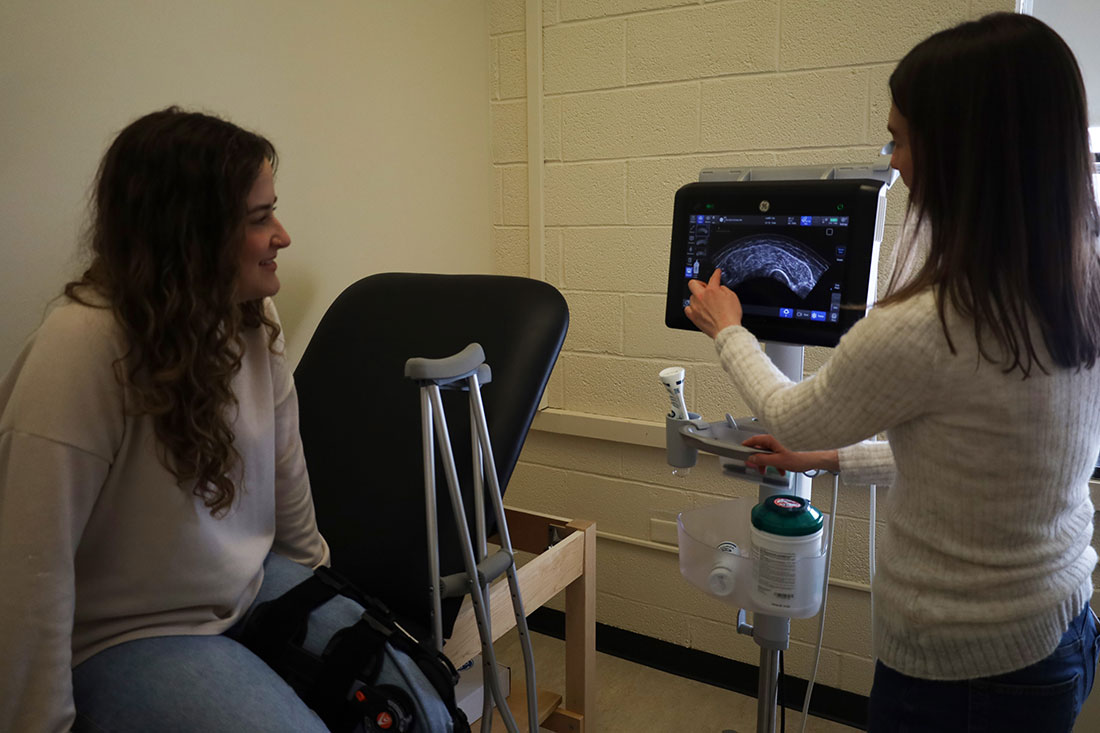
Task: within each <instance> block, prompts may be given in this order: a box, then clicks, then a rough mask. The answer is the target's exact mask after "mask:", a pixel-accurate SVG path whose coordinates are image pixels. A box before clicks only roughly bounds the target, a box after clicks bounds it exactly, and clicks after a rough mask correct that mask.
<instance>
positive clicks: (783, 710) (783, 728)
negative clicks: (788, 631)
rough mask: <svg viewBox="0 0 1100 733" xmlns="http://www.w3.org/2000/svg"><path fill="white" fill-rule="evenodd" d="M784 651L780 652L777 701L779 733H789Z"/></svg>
mask: <svg viewBox="0 0 1100 733" xmlns="http://www.w3.org/2000/svg"><path fill="white" fill-rule="evenodd" d="M783 676H784V673H783V650H782V649H780V650H779V687H778V689H777V690H776V693H777V694H776V697H775V699H776V700H777V701H778V702H779V733H787V706H786V705H784V704H783Z"/></svg>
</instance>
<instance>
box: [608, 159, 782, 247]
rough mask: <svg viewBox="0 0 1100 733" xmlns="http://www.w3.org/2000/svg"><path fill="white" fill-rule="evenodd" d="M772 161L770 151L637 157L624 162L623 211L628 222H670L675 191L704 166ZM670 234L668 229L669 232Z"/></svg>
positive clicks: (751, 165)
mask: <svg viewBox="0 0 1100 733" xmlns="http://www.w3.org/2000/svg"><path fill="white" fill-rule="evenodd" d="M773 165H775V154H774V153H770V152H761V153H757V152H752V153H726V154H724V155H681V156H675V157H671V158H669V157H661V158H638V159H635V160H630V161H628V162H627V169H626V213H627V220H628V221H629V222H630V223H631V224H660V225H663V226H666V227H667V226H670V225H671V224H672V210H673V205H674V203H675V200H676V191H677V190H678V189H679V188H680V187H681V186H683V185H685V184H688V183H692V182H694V181H698V180H699V172H700V171H701V170H703V169H705V168H755V167H767V166H773ZM670 234H671V233H670Z"/></svg>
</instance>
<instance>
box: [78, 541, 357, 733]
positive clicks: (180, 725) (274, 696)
mask: <svg viewBox="0 0 1100 733" xmlns="http://www.w3.org/2000/svg"><path fill="white" fill-rule="evenodd" d="M311 572H312V571H311V570H310V569H309V568H307V567H303V566H302V565H299V564H297V563H295V562H293V561H291V560H287V559H286V558H284V557H281V556H279V555H274V554H272V555H268V557H267V559H266V560H265V561H264V582H263V585H262V586H261V587H260V592H259V595H258V596H257V597H256V600H255V601H254V602H253V604H252V608H255V607H256V606H257V605H258V604H260V603H262V602H263V601H266V600H270V599H271V598H275V597H277V596H279V595H282V594H283V593H284V592H286V591H287V590H289V589H290V588H292V587H293V586H295V585H297V584H298V583H299V582H301V581H303V580H305V579H306V578H307V577H308V576H309V575H310V574H311ZM249 611H251V608H250V609H249ZM362 612H363V609H362V608H361V607H360V606H359V605H358V604H356V603H355V602H354V601H351V600H349V599H347V598H344V597H343V596H337V597H336V598H333V599H332V600H331V601H329V602H328V603H326V604H324V605H323V606H321V607H320V608H318V609H317V610H316V611H314V613H313V615H312V616H311V618H310V632H309V635H310V636H311V637H312V636H314V634H319V635H324V636H331V635H332V632H334V631H335V630H336V629H339V628H342V627H344V626H349V625H351V624H353V623H355V621H356V620H358V618H359V616H360V614H362ZM240 626H241V624H240V623H238V624H237V625H236V626H234V627H233V628H231V629H230V630H229V631H227V632H226V633H224V634H222V635H221V636H159V637H152V638H149V639H136V640H134V641H128V642H125V643H122V644H118V645H116V646H113V647H110V648H108V649H104V650H103V651H101V652H99V653H98V654H96V655H94V656H92V657H91V658H89V659H87V660H85V661H84V662H83V663H81V664H80V665H78V666H77V667H76V668H75V669H73V695H74V698H75V700H76V723H75V725H74V726H73V730H74V731H78V732H80V731H96V732H99V731H111V732H112V733H114V732H118V733H123V732H126V731H135V732H136V731H151V730H156V731H160V732H162V733H172V732H176V731H178V732H179V733H192V732H197V731H202V732H203V733H223V732H224V733H244V732H245V731H265V733H268V732H271V733H281V732H283V731H285V732H286V733H327V731H328V728H327V727H325V725H324V723H322V722H321V719H320V718H319V717H317V715H316V714H315V713H314V712H313V711H312V710H310V709H309V708H308V707H306V705H305V704H304V703H303V702H302V701H301V700H300V699H299V698H298V695H297V694H296V693H295V692H294V690H292V689H291V688H290V686H289V685H287V683H286V682H284V681H283V679H282V678H281V677H279V675H277V674H276V673H275V672H274V671H273V670H272V669H271V668H270V667H268V666H267V665H266V664H265V663H264V662H263V661H262V660H261V659H260V658H259V657H257V656H256V655H255V654H253V653H252V652H250V651H249V650H248V649H246V648H245V647H244V646H242V645H241V644H239V643H238V642H237V641H235V640H234V636H235V635H236V633H237V632H238V631H239V629H240Z"/></svg>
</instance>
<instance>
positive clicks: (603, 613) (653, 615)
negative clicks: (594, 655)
mask: <svg viewBox="0 0 1100 733" xmlns="http://www.w3.org/2000/svg"><path fill="white" fill-rule="evenodd" d="M596 598H597V600H596V616H597V617H598V619H599V622H600V623H603V624H608V625H610V626H614V627H615V628H618V629H628V630H630V631H633V632H634V633H636V634H644V635H645V636H649V637H652V638H654V639H661V640H662V641H667V642H671V643H673V644H679V645H680V646H685V647H690V646H691V623H690V617H688V616H686V615H684V614H682V613H677V612H675V611H670V610H668V609H667V608H660V607H659V606H649V605H645V604H641V603H638V602H637V601H635V600H633V599H630V598H624V597H623V596H618V595H615V594H614V593H604V592H598V593H597V596H596Z"/></svg>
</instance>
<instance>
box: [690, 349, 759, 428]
mask: <svg viewBox="0 0 1100 733" xmlns="http://www.w3.org/2000/svg"><path fill="white" fill-rule="evenodd" d="M685 333H689V332H687V331H685ZM690 333H691V338H693V339H695V340H696V341H698V342H699V343H700V344H702V345H703V346H702V347H700V348H703V347H708V348H710V350H711V353H712V354H714V358H715V359H717V358H718V357H717V353H715V351H714V342H713V341H711V340H710V339H709V338H707V337H706V336H705V335H703V334H701V333H695V332H690ZM691 376H692V378H693V379H694V380H695V391H694V397H695V400H694V403H689V405H688V409H690V410H692V411H693V412H697V413H699V414H700V415H702V416H703V418H704V419H705V420H708V421H710V422H714V421H715V420H721V419H722V418H723V417H724V416H725V414H726V413H727V412H728V413H729V414H731V415H733V416H734V417H735V418H736V417H745V416H748V415H749V414H750V411H749V406H748V404H747V403H746V402H745V400H744V398H743V397H741V395H740V394H738V393H737V391H736V390H735V389H734V388H733V385H732V384H731V383H730V378H729V375H727V374H726V372H725V370H723V369H722V367H721V366H720V365H718V364H714V363H709V364H698V365H696V366H695V368H694V370H693V371H692V374H691Z"/></svg>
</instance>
